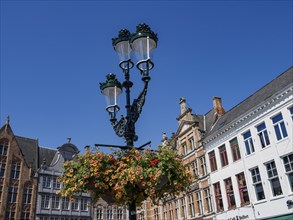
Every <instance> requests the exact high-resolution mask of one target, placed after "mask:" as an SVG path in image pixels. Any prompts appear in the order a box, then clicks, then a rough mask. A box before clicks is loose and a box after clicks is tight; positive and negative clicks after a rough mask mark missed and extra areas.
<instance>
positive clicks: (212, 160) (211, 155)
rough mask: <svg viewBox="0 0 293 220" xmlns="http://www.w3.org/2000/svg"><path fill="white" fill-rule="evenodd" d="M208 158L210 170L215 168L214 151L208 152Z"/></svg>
mask: <svg viewBox="0 0 293 220" xmlns="http://www.w3.org/2000/svg"><path fill="white" fill-rule="evenodd" d="M209 159H210V165H211V171H212V172H213V171H216V170H217V161H216V156H215V151H212V152H210V153H209Z"/></svg>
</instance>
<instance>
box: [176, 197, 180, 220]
mask: <svg viewBox="0 0 293 220" xmlns="http://www.w3.org/2000/svg"><path fill="white" fill-rule="evenodd" d="M175 214H176V218H177V219H180V210H179V200H176V201H175Z"/></svg>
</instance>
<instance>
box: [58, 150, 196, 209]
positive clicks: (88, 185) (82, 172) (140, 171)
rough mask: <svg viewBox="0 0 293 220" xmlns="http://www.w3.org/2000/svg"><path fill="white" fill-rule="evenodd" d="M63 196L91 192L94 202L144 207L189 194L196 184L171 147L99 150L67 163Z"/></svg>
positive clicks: (65, 164)
mask: <svg viewBox="0 0 293 220" xmlns="http://www.w3.org/2000/svg"><path fill="white" fill-rule="evenodd" d="M60 182H62V183H63V187H62V189H61V195H62V196H65V197H66V196H70V197H73V196H74V195H75V194H76V193H80V192H91V193H92V195H93V200H94V201H96V200H97V199H98V198H102V199H104V200H105V201H106V202H108V203H114V204H117V205H126V204H129V203H131V202H133V201H136V203H137V204H141V202H143V201H144V200H146V199H147V198H150V199H151V200H152V201H153V202H154V203H156V202H157V201H159V200H162V199H164V198H166V196H168V195H176V194H179V193H180V192H182V191H186V190H187V189H188V187H189V186H190V184H191V182H192V178H191V175H190V173H189V171H188V169H187V168H186V167H184V166H183V164H182V162H181V160H180V158H179V156H178V155H177V152H176V151H174V150H173V149H172V148H171V147H166V146H163V147H160V148H159V151H156V152H155V151H151V150H142V151H138V150H136V149H135V148H133V149H130V150H126V151H120V150H119V151H114V152H113V153H112V154H106V153H103V152H101V151H99V149H96V150H95V151H93V152H92V151H87V152H86V153H85V154H84V155H78V156H77V158H76V159H75V160H72V161H67V162H65V163H64V174H63V176H62V177H60Z"/></svg>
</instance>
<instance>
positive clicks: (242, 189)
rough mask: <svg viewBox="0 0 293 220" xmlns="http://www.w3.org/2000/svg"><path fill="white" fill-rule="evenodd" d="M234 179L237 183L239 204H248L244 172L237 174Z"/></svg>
mask: <svg viewBox="0 0 293 220" xmlns="http://www.w3.org/2000/svg"><path fill="white" fill-rule="evenodd" d="M236 179H237V183H238V191H239V195H240V201H241V205H245V204H249V202H250V201H249V195H248V190H247V185H246V180H245V176H244V172H242V173H239V174H237V175H236Z"/></svg>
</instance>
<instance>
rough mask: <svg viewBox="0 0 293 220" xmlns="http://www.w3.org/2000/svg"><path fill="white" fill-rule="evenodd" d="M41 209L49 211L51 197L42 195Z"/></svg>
mask: <svg viewBox="0 0 293 220" xmlns="http://www.w3.org/2000/svg"><path fill="white" fill-rule="evenodd" d="M41 208H42V209H49V208H50V196H49V195H42V198H41Z"/></svg>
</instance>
